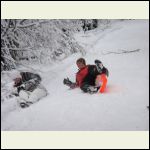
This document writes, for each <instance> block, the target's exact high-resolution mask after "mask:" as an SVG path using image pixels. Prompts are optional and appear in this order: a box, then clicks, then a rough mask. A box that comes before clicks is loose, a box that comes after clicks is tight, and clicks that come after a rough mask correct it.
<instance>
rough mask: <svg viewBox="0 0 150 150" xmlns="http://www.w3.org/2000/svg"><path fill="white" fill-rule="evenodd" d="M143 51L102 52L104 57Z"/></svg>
mask: <svg viewBox="0 0 150 150" xmlns="http://www.w3.org/2000/svg"><path fill="white" fill-rule="evenodd" d="M140 50H141V49H135V50H130V51H128V50H118V52H115V51H108V52H106V53H104V52H102V54H103V55H108V54H123V53H133V52H139V51H140Z"/></svg>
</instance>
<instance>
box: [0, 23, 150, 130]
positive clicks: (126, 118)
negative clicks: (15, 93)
mask: <svg viewBox="0 0 150 150" xmlns="http://www.w3.org/2000/svg"><path fill="white" fill-rule="evenodd" d="M75 37H76V39H77V41H78V42H79V43H80V44H81V45H82V46H83V47H84V48H85V50H86V52H87V54H86V55H85V56H84V58H85V59H86V61H87V64H93V63H94V60H95V59H100V60H101V61H102V62H103V64H104V66H106V67H107V68H108V70H109V73H110V76H109V78H108V86H107V89H106V92H105V93H103V94H99V93H97V94H93V95H90V94H86V93H83V92H82V91H81V90H80V89H79V88H77V89H74V90H69V89H68V87H66V86H64V85H63V79H64V78H65V77H69V78H70V79H71V80H73V81H74V80H75V73H76V72H77V66H76V63H75V62H76V60H77V59H78V58H79V57H82V56H81V54H79V53H77V54H74V55H72V56H70V57H68V58H66V59H65V60H63V61H62V62H59V63H57V64H54V65H53V66H52V67H49V66H31V67H30V69H31V68H34V69H35V70H36V71H37V72H38V73H39V74H40V75H41V76H42V78H43V81H42V84H43V85H44V86H45V87H46V88H47V91H48V93H49V94H48V96H47V97H45V98H43V99H42V100H41V101H39V102H37V103H35V104H33V105H31V106H30V107H29V108H26V109H21V108H19V106H18V105H17V103H16V99H15V97H12V98H9V99H8V98H5V100H4V101H3V102H1V118H2V119H1V130H4V131H6V130H7V131H127V130H128V131H147V130H149V110H148V109H147V106H149V21H148V20H128V21H122V22H114V23H113V24H112V26H110V27H109V28H107V29H105V30H101V29H100V28H98V29H95V30H92V31H89V32H86V33H85V34H84V33H80V34H77V35H76V36H75ZM129 51H130V52H129ZM133 51H134V52H133ZM124 52H125V53H124ZM128 52H129V53H128ZM21 69H23V68H21ZM30 69H29V70H30ZM10 78H11V73H10V72H5V73H4V74H2V78H1V84H2V85H5V88H6V89H5V88H1V92H2V96H3V97H4V96H7V94H8V93H7V92H5V90H6V91H7V90H8V89H7V88H10V87H11V85H12V83H11V79H10Z"/></svg>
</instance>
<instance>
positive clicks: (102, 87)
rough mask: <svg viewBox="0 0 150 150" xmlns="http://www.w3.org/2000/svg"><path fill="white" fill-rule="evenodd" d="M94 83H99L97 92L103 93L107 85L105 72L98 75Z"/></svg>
mask: <svg viewBox="0 0 150 150" xmlns="http://www.w3.org/2000/svg"><path fill="white" fill-rule="evenodd" d="M96 84H100V89H99V92H100V93H103V92H104V91H105V89H106V85H107V76H106V75H105V74H101V75H98V76H97V78H96Z"/></svg>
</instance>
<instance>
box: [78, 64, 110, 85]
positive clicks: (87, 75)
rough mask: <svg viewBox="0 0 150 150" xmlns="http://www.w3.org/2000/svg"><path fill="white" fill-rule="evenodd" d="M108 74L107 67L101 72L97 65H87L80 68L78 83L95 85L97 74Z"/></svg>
mask: <svg viewBox="0 0 150 150" xmlns="http://www.w3.org/2000/svg"><path fill="white" fill-rule="evenodd" d="M100 74H106V75H107V76H108V70H107V68H105V67H103V69H102V72H101V73H99V72H98V71H97V68H96V66H95V65H87V66H85V67H84V68H82V69H80V70H79V71H78V72H77V74H76V84H77V86H79V87H81V86H82V85H83V84H88V85H91V86H95V80H96V77H97V75H100Z"/></svg>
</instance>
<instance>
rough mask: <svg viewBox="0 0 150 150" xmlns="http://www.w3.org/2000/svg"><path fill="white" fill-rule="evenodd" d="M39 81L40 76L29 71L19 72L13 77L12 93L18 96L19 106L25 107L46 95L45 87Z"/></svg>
mask: <svg viewBox="0 0 150 150" xmlns="http://www.w3.org/2000/svg"><path fill="white" fill-rule="evenodd" d="M40 82H41V77H40V76H39V75H38V74H34V73H31V72H20V73H19V74H18V75H17V76H16V77H15V78H14V91H13V94H14V95H16V96H18V102H19V104H20V106H21V107H27V106H29V105H30V104H32V103H35V102H36V101H38V100H40V99H41V98H42V97H44V96H46V95H47V91H46V89H45V88H44V87H43V86H42V85H41V83H40Z"/></svg>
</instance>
